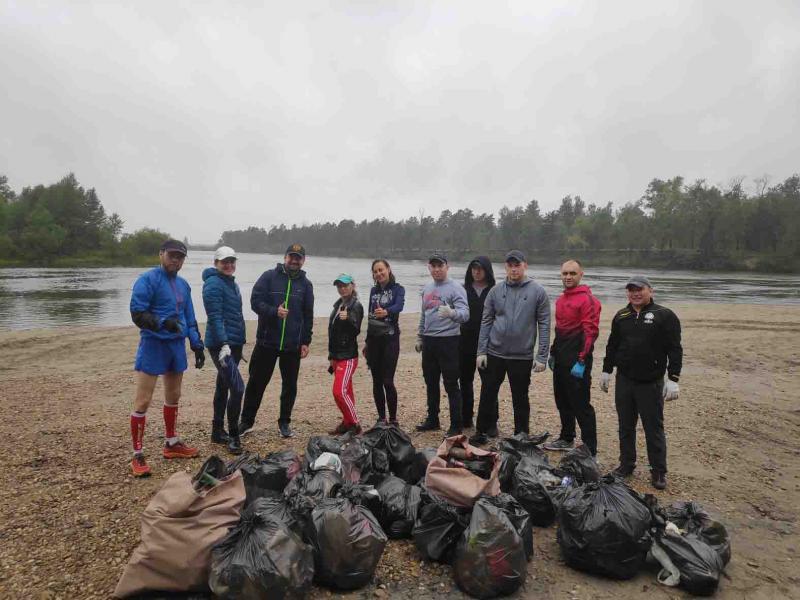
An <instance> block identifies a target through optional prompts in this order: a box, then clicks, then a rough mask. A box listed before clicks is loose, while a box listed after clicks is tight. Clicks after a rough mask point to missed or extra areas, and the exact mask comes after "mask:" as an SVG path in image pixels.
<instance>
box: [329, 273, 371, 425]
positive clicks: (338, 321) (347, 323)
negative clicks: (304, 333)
mask: <svg viewBox="0 0 800 600" xmlns="http://www.w3.org/2000/svg"><path fill="white" fill-rule="evenodd" d="M333 285H335V286H336V290H337V291H338V292H339V299H338V300H337V301H336V302H334V304H333V311H332V312H331V316H330V319H329V321H328V360H329V361H330V367H329V368H328V372H329V373H332V374H333V398H334V400H336V405H337V406H338V407H339V410H340V411H342V422H341V423H339V425H338V426H337V427H336V428H335V429H334V430H333V431H331V432H330V433H331V435H339V434H342V433H346V432H348V431H352V432H353V433H355V434H359V433H361V425H360V423H359V421H358V415H356V399H355V397H354V396H353V374H354V373H355V371H356V367H358V334H359V333H361V320H362V319H363V318H364V308H363V307H362V306H361V302H359V301H358V294H356V283H355V281H354V280H353V277H352V276H350V275H348V274H347V273H342V274H341V275H339V276H338V277H337V278H336V279H335V280H334V282H333Z"/></svg>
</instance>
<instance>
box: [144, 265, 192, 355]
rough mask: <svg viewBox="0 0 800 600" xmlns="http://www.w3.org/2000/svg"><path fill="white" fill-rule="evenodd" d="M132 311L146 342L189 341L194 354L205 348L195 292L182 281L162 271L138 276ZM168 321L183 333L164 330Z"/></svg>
mask: <svg viewBox="0 0 800 600" xmlns="http://www.w3.org/2000/svg"><path fill="white" fill-rule="evenodd" d="M130 311H131V318H132V319H133V322H134V323H136V325H137V326H138V327H139V329H140V330H141V331H140V335H141V337H143V338H145V337H150V338H156V339H159V340H182V339H183V338H185V337H188V338H189V346H190V347H191V348H192V350H196V349H200V348H202V347H203V341H202V340H201V339H200V330H199V329H198V327H197V319H196V318H195V316H194V305H193V304H192V288H191V287H190V286H189V284H188V282H187V281H186V280H185V279H184V278H183V277H179V276H178V275H177V274H175V275H170V274H169V273H167V272H166V271H165V270H164V268H163V267H156V268H155V269H150V270H149V271H146V272H144V273H142V274H141V275H140V276H139V278H138V279H137V280H136V283H134V284H133V292H132V293H131V304H130ZM167 319H176V320H177V321H178V324H179V325H180V327H181V330H180V332H178V333H171V332H169V331H167V330H166V329H164V321H166V320H167Z"/></svg>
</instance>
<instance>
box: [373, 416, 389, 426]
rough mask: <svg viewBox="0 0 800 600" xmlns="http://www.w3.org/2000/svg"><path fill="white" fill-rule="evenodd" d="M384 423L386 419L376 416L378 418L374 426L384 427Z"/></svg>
mask: <svg viewBox="0 0 800 600" xmlns="http://www.w3.org/2000/svg"><path fill="white" fill-rule="evenodd" d="M385 425H387V421H386V419H383V418H381V417H378V420H377V421H375V427H384V426H385Z"/></svg>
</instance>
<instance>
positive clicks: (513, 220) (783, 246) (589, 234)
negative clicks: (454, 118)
mask: <svg viewBox="0 0 800 600" xmlns="http://www.w3.org/2000/svg"><path fill="white" fill-rule="evenodd" d="M294 242H301V243H303V244H304V245H305V246H306V248H307V249H308V251H309V252H310V253H313V254H318V255H333V256H398V257H405V258H422V257H424V256H425V255H426V252H428V251H429V250H431V249H433V248H438V249H444V250H446V251H448V252H449V253H450V254H451V256H453V257H454V258H461V259H467V258H468V257H471V256H474V255H476V254H487V255H489V256H492V257H494V258H499V257H501V256H502V255H503V254H504V252H505V251H507V250H508V249H510V248H519V249H522V250H524V251H525V252H526V253H527V254H528V255H529V256H530V257H531V262H534V261H536V262H539V261H541V262H545V261H553V260H558V259H559V258H561V257H563V256H565V255H578V256H581V257H584V258H587V259H588V260H591V261H592V262H593V264H607V265H626V266H636V265H642V266H645V265H646V266H661V267H671V268H692V269H749V270H765V271H783V270H787V271H798V270H800V176H798V175H793V176H792V177H789V178H788V179H786V180H785V181H783V182H781V183H778V184H777V185H773V186H770V185H769V181H768V179H767V178H766V177H764V178H761V179H757V180H755V189H754V190H753V191H752V192H751V193H748V192H747V191H746V190H745V188H744V185H743V179H739V180H736V181H734V182H732V183H731V184H730V186H729V187H727V188H726V189H720V188H719V187H717V186H714V185H708V184H707V183H706V182H705V181H696V182H694V183H691V184H687V183H686V182H685V181H684V179H683V178H682V177H674V178H673V179H668V180H660V179H654V180H653V181H651V182H650V184H649V185H648V186H647V189H646V190H645V193H644V194H643V195H642V197H641V198H639V199H637V200H635V201H633V202H629V203H628V204H626V205H624V206H622V207H621V208H619V209H617V210H615V209H614V208H613V206H612V205H611V203H608V204H606V205H605V206H597V205H595V204H588V205H587V204H586V203H585V202H584V201H583V200H582V199H581V197H580V196H575V197H573V196H567V197H565V198H563V199H562V200H561V204H560V206H559V207H558V208H557V209H555V210H552V211H549V212H543V211H542V210H541V208H540V206H539V203H538V202H537V201H536V200H531V201H530V202H529V203H528V204H527V205H526V206H518V207H515V208H508V207H503V208H502V209H501V210H500V212H499V215H498V216H497V217H495V215H494V214H491V213H481V214H476V213H475V212H473V211H472V210H470V209H461V210H457V211H455V212H452V211H450V210H445V211H442V213H441V214H440V215H439V216H438V218H434V217H431V216H426V215H424V214H423V213H420V214H419V215H418V216H414V217H410V218H408V219H405V220H402V221H390V220H387V219H374V220H362V221H360V222H356V221H354V220H352V219H343V220H341V221H339V222H338V223H333V222H325V223H314V224H311V225H291V226H286V225H284V224H281V225H277V226H273V227H270V228H269V229H264V228H263V227H255V226H252V227H248V228H247V229H244V230H236V231H225V232H224V233H223V234H222V236H221V237H220V240H219V243H221V244H225V245H229V246H232V247H234V248H236V249H237V250H239V251H243V252H269V253H282V252H283V251H284V250H285V249H286V247H287V245H289V244H291V243H294Z"/></svg>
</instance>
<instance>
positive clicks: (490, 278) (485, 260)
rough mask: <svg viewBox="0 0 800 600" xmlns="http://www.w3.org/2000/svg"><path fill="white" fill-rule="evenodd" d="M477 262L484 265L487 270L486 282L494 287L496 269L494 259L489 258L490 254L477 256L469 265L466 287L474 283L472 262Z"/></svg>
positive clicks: (465, 278) (465, 281)
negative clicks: (493, 265)
mask: <svg viewBox="0 0 800 600" xmlns="http://www.w3.org/2000/svg"><path fill="white" fill-rule="evenodd" d="M474 262H477V263H478V264H480V266H482V267H483V270H484V271H486V284H487V286H488V287H490V288H492V287H494V284H495V281H494V269H493V268H492V261H491V260H489V257H488V256H476V257H475V258H473V259H472V260H471V261H469V264H468V265H467V273H466V275H464V287H468V286H470V285H472V282H473V279H472V268H471V265H472V263H474Z"/></svg>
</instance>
